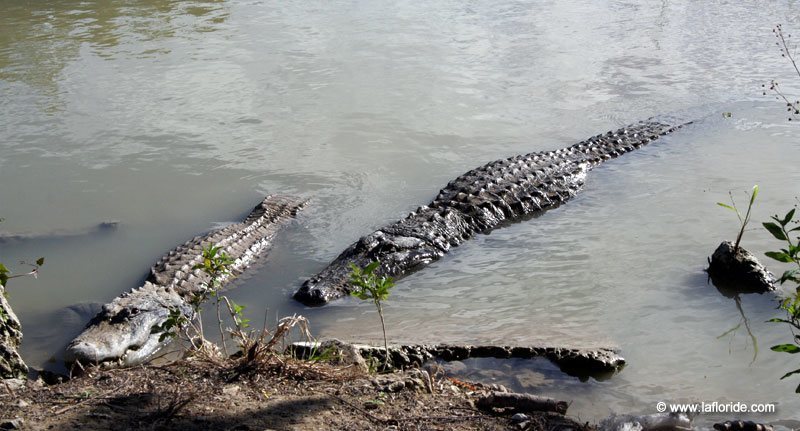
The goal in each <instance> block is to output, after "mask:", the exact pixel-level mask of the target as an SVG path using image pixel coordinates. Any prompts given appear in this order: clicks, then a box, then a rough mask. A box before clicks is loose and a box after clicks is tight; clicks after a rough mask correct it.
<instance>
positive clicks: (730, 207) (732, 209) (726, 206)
mask: <svg viewBox="0 0 800 431" xmlns="http://www.w3.org/2000/svg"><path fill="white" fill-rule="evenodd" d="M717 205H719V206H721V207H722V208H727V209H729V210H731V211H733V212H736V208H734V207H732V206H730V205H728V204H724V203H722V202H717Z"/></svg>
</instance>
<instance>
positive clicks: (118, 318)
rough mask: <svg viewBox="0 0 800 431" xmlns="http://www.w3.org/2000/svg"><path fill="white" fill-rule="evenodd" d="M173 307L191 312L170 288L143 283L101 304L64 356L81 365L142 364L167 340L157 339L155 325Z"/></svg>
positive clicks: (158, 337) (69, 360)
mask: <svg viewBox="0 0 800 431" xmlns="http://www.w3.org/2000/svg"><path fill="white" fill-rule="evenodd" d="M174 307H178V308H179V309H181V311H182V312H183V313H184V314H187V315H188V313H191V307H189V306H188V305H187V304H186V302H185V301H184V300H183V298H182V297H181V296H180V295H178V294H177V293H176V292H175V290H174V289H171V288H165V287H163V286H157V285H155V284H152V283H150V282H145V284H144V286H142V287H141V288H139V289H134V290H133V291H131V292H129V293H127V294H125V295H122V296H120V297H118V298H116V299H115V300H114V301H113V302H111V303H109V304H106V305H104V306H103V308H102V310H101V311H100V312H99V313H98V314H97V315H96V316H95V317H94V318H93V319H92V320H91V321H90V322H89V324H88V325H87V326H86V330H85V331H83V333H81V334H80V335H79V336H78V337H77V338H75V339H74V340H73V341H72V342H71V343H70V344H69V345H67V348H66V352H65V353H66V354H65V359H66V360H67V362H70V363H73V362H81V363H83V364H97V363H103V362H108V361H114V362H115V363H117V362H118V363H121V365H125V366H130V365H136V364H139V363H142V362H144V361H146V360H147V359H149V358H150V357H151V356H152V355H153V354H154V353H156V352H157V351H158V350H159V349H161V348H162V347H164V345H165V344H166V343H168V341H166V340H165V341H163V342H162V341H161V340H160V338H161V333H160V332H159V331H158V327H159V326H160V325H161V324H163V323H164V321H166V320H167V319H168V317H169V312H170V309H172V308H174Z"/></svg>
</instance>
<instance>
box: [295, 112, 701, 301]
mask: <svg viewBox="0 0 800 431" xmlns="http://www.w3.org/2000/svg"><path fill="white" fill-rule="evenodd" d="M687 124H688V123H687ZM682 126H683V125H679V126H670V125H667V124H663V123H660V122H656V121H645V122H640V123H638V124H634V125H630V126H628V127H624V128H622V129H619V130H616V131H612V132H608V133H606V134H604V135H597V136H594V137H592V138H589V139H587V140H585V141H582V142H579V143H577V144H575V145H573V146H571V147H567V148H562V149H560V150H557V151H549V152H537V153H530V154H525V155H521V156H515V157H510V158H508V159H503V160H497V161H494V162H491V163H488V164H486V165H484V166H481V167H479V168H477V169H473V170H471V171H469V172H467V173H465V174H463V175H461V176H460V177H458V178H456V179H455V180H453V181H451V182H450V183H449V184H448V185H447V186H446V187H445V188H444V189H442V190H441V191H440V192H439V195H438V196H436V198H435V199H434V200H433V202H431V203H430V204H428V205H426V206H423V207H420V208H418V209H417V210H416V211H414V212H412V213H410V214H409V215H408V216H407V217H406V218H404V219H402V220H400V221H397V222H395V223H393V224H390V225H388V226H384V227H382V228H380V229H378V230H376V231H375V232H373V233H371V234H369V235H366V236H364V237H362V238H361V239H359V240H358V241H356V242H355V243H354V244H352V245H351V246H350V247H348V248H347V249H346V250H344V251H343V252H342V253H341V254H340V255H339V256H338V257H337V258H336V259H335V260H334V261H333V262H331V263H330V264H329V265H328V266H327V267H326V268H325V269H323V270H322V272H320V273H318V274H317V275H315V276H314V277H311V278H310V279H308V280H307V281H306V282H305V283H304V284H303V285H302V287H300V289H299V290H298V291H297V292H296V293H295V295H294V298H295V299H297V300H298V301H300V302H302V303H303V304H306V305H311V306H318V305H324V304H326V303H328V302H330V301H332V300H335V299H337V298H341V297H342V296H346V295H348V294H349V292H350V286H349V280H350V272H351V269H350V264H351V263H352V264H355V265H357V266H361V267H364V266H366V265H367V264H369V263H370V262H373V261H376V260H378V261H380V267H379V269H377V270H376V272H377V273H378V274H381V275H387V276H392V277H401V276H403V275H405V274H407V273H409V272H411V271H415V270H418V269H420V268H422V267H424V266H426V265H428V264H430V263H431V262H433V261H435V260H438V259H439V258H441V257H442V256H444V254H445V253H447V252H448V251H449V250H450V249H451V248H452V247H456V246H458V245H460V244H461V243H462V242H464V241H466V240H468V239H470V238H472V237H473V236H474V235H475V234H477V233H487V232H489V231H490V230H492V229H494V228H496V227H499V226H500V225H501V224H502V223H505V222H509V221H514V220H519V219H521V218H523V217H525V216H527V215H530V214H534V213H539V212H542V211H546V210H549V209H551V208H555V207H557V206H559V205H561V204H562V203H564V202H566V201H567V200H569V199H570V198H571V197H573V196H575V194H577V193H578V191H579V190H580V189H581V188H582V187H583V184H584V181H585V180H586V174H587V173H588V172H589V170H591V169H592V168H594V167H595V166H598V165H599V164H601V163H603V162H604V161H606V160H609V159H612V158H615V157H618V156H620V155H622V154H625V153H627V152H628V151H633V150H634V149H636V148H639V147H641V146H643V145H646V144H648V143H649V142H651V141H653V140H655V139H658V138H659V136H661V135H665V134H667V133H670V132H673V131H675V130H676V129H678V128H680V127H682Z"/></svg>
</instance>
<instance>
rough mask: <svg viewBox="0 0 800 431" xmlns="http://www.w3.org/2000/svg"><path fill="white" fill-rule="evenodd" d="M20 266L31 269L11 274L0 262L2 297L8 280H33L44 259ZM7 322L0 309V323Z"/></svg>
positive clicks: (1, 219) (37, 274)
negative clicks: (21, 278)
mask: <svg viewBox="0 0 800 431" xmlns="http://www.w3.org/2000/svg"><path fill="white" fill-rule="evenodd" d="M3 220H4V219H3V218H0V222H2V221H3ZM20 265H28V266H30V267H32V268H33V269H31V270H30V271H28V272H25V273H22V274H12V273H11V270H9V269H8V268H7V267H6V266H5V265H3V263H2V262H0V292H2V294H3V296H4V297H6V298H8V291H7V290H6V285H7V284H8V280H11V279H12V278H18V277H27V276H31V277H33V278H36V277H38V276H39V268H41V267H42V265H44V258H43V257H40V258H38V259H36V262H35V263H27V262H25V261H21V262H20ZM7 321H8V316H7V315H6V313H5V311H4V310H3V308H0V323H6V322H7Z"/></svg>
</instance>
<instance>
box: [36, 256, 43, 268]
mask: <svg viewBox="0 0 800 431" xmlns="http://www.w3.org/2000/svg"><path fill="white" fill-rule="evenodd" d="M36 265H38V266H42V265H44V258H43V257H40V258H38V259H36Z"/></svg>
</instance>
